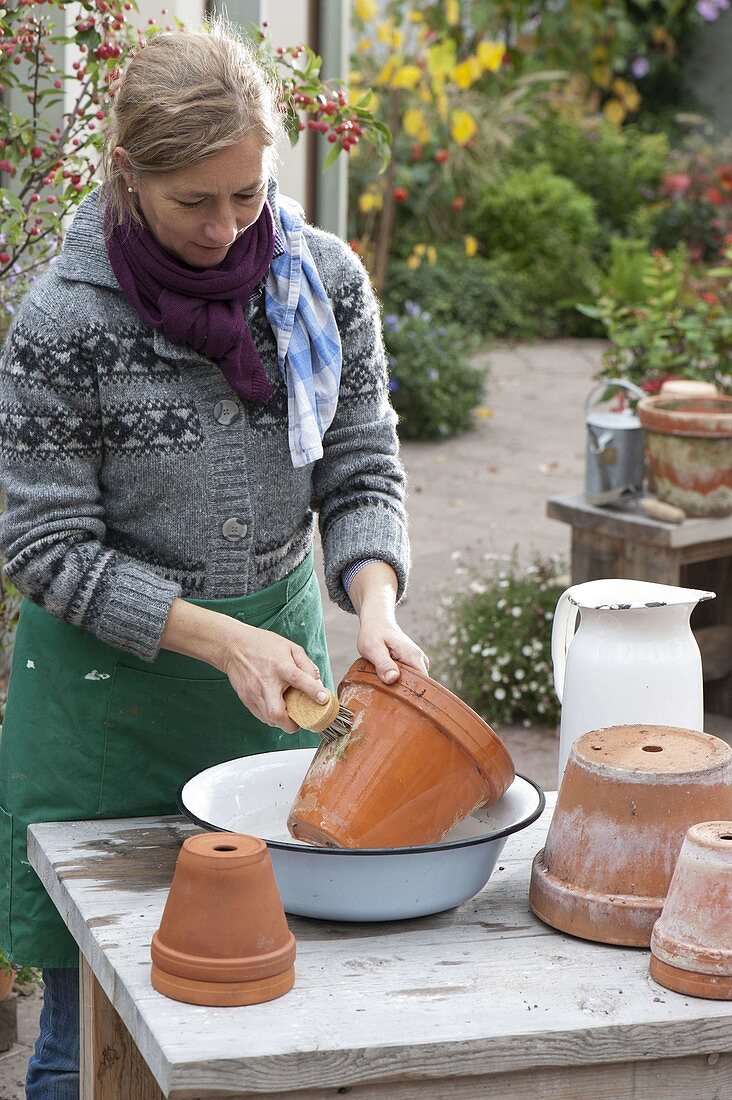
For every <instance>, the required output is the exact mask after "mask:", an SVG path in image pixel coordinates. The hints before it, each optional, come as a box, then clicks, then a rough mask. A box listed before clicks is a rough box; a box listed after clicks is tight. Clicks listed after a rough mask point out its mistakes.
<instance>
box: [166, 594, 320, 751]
mask: <svg viewBox="0 0 732 1100" xmlns="http://www.w3.org/2000/svg"><path fill="white" fill-rule="evenodd" d="M160 644H161V646H162V648H163V649H171V650H173V652H174V653H183V654H185V655H186V656H187V657H195V658H197V659H198V660H199V661H206V662H208V664H210V665H213V666H214V668H218V669H220V670H221V672H224V673H225V674H226V675H227V676H228V677H229V681H230V682H231V686H232V687H233V688H234V691H235V692H236V694H237V695H238V696H239V698H240V699H241V701H242V703H243V704H244V706H245V707H247V709H248V710H250V711H251V713H252V714H253V715H254V717H255V718H258V719H259V720H260V722H264V723H265V725H267V726H278V727H279V728H280V729H282V730H284V731H285V733H296V732H297V731H298V729H299V728H300V727H299V726H298V725H297V724H296V723H295V722H293V721H292V719H291V718H290V716H289V715H288V713H287V711H286V709H285V703H284V699H283V694H284V692H285V690H286V688H288V687H291V686H292V687H296V688H300V690H301V691H304V692H305V694H306V695H309V696H310V698H311V699H314V700H315V701H316V702H318V703H324V702H326V700H327V698H328V695H327V692H326V690H325V688H324V687H323V684H322V683H321V680H320V670H319V668H318V666H317V665H316V664H315V662H314V661H312V660H311V659H310V657H308V655H307V653H306V652H305V650H304V649H303V648H302V646H300V645H296V643H295V642H291V641H290V640H289V639H288V638H283V637H282V636H281V635H280V634H275V633H274V632H273V631H271V630H262V629H261V628H259V627H256V626H249V624H248V623H243V622H241V621H240V620H239V619H232V618H231V617H230V616H229V615H222V614H221V613H220V612H218V611H211V610H209V609H208V608H205V607H199V606H198V605H197V604H192V603H189V602H188V601H187V600H184V599H180V598H178V599H176V600H174V601H173V603H172V605H171V608H170V611H169V612H168V618H167V621H166V623H165V629H164V630H163V636H162V638H161V640H160Z"/></svg>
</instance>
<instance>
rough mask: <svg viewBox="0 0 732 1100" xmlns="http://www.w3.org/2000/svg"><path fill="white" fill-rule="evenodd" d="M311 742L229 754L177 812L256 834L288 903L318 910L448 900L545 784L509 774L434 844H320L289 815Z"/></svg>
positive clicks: (304, 912) (484, 865)
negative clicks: (498, 793) (486, 802)
mask: <svg viewBox="0 0 732 1100" xmlns="http://www.w3.org/2000/svg"><path fill="white" fill-rule="evenodd" d="M314 754H315V749H286V750H284V751H283V752H268V753H262V754H260V755H258V756H245V757H241V758H239V759H237V760H227V761H225V762H224V763H223V764H217V765H215V766H214V767H212V768H207V769H206V771H203V772H199V774H198V775H195V776H194V777H193V778H192V779H189V780H188V782H187V783H184V785H183V786H182V787H181V789H180V791H179V792H178V805H179V806H180V809H181V812H182V813H183V814H185V815H186V817H188V818H190V820H191V821H193V822H195V823H196V824H197V825H200V826H201V828H203V829H207V830H212V831H221V832H235V833H247V834H249V835H250V836H258V837H261V839H262V840H264V841H265V843H266V844H267V847H268V848H269V852H270V856H271V858H272V864H273V867H274V872H275V877H276V879H277V885H278V887H279V891H280V894H281V896H282V902H283V905H284V907H285V910H286V911H287V912H288V913H292V914H295V915H297V916H303V917H316V918H319V919H321V920H338V921H383V920H404V919H406V918H410V917H421V916H426V915H427V914H429V913H440V912H442V911H443V910H445V909H451V908H453V906H455V905H459V904H460V903H461V902H463V901H467V900H468V898H472V897H473V896H474V895H475V894H477V893H478V892H479V891H480V890H482V889H483V887H484V886H485V884H486V883H487V882H488V880H489V878H490V877H491V874H492V872H493V868H494V867H495V865H496V862H497V861H498V859H499V857H500V855H501V852H502V851H503V847H504V845H505V843H506V840H507V839H508V837H509V836H512V835H513V834H514V833H518V832H520V831H521V830H522V829H525V828H527V827H528V826H529V825H531V824H532V822H534V821H536V819H537V818H538V817H539V815H540V814H541V813H542V811H543V809H544V804H545V800H544V792H543V791H542V789H541V787H539V786H538V784H537V783H535V782H534V781H533V780H532V779H528V778H526V777H525V776H523V775H518V774H517V775H516V778H515V779H514V781H513V783H512V784H511V786H510V787H509V788H508V790H507V791H506V793H505V794H504V795H503V797H502V798H500V799H499V800H498V802H496V803H494V805H493V806H489V807H487V808H484V809H481V810H478V811H476V812H475V813H474V814H471V815H470V817H468V818H466V819H465V820H464V821H462V822H460V824H459V825H457V826H456V827H455V828H454V829H452V830H451V831H450V832H449V833H448V834H447V836H445V837H444V838H443V839H442V840H441V841H439V842H438V843H436V844H426V845H423V846H419V847H412V848H353V849H351V848H325V847H322V848H321V847H316V846H315V845H312V844H303V843H301V842H300V841H297V840H294V839H293V838H292V837H291V836H290V834H289V833H288V831H287V815H288V813H289V811H290V807H291V805H292V803H293V802H294V800H295V795H296V794H297V791H298V789H299V787H300V783H301V782H302V779H303V777H304V775H305V772H306V771H307V769H308V766H309V764H310V761H311V760H312V758H313V756H314Z"/></svg>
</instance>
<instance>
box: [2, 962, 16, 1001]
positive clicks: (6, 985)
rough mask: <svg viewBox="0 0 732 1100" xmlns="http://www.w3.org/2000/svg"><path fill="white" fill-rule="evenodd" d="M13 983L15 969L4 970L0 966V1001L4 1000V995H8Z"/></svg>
mask: <svg viewBox="0 0 732 1100" xmlns="http://www.w3.org/2000/svg"><path fill="white" fill-rule="evenodd" d="M14 985H15V971H14V970H6V969H5V967H2V968H0V1001H4V1000H5V998H6V997H9V996H10V994H11V993H12V991H13V986H14Z"/></svg>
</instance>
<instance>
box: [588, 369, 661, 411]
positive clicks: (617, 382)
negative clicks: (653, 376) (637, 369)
mask: <svg viewBox="0 0 732 1100" xmlns="http://www.w3.org/2000/svg"><path fill="white" fill-rule="evenodd" d="M610 386H619V387H620V388H621V389H623V390H628V392H629V393H632V395H633V397H638V398H641V397H646V396H647V395H646V394H645V393H644V392H643V390H642V389H641V388H640V387H639V386H636V385H635V383H634V382H626V381H625V379H624V378H608V380H607V381H606V382H598V383H597V385H596V386H595V387H594V388H593V389H591V390H590V392H589V393H588V394H587V397H586V399H585V420H586V419H587V417H588V416H589V412H590V406H591V405H592V402H593V401H594V399H595V398H596V397H597V395H598V394H599V393H601V392H602V391H603V390H606V389H608V387H610Z"/></svg>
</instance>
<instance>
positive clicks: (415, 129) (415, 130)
mask: <svg viewBox="0 0 732 1100" xmlns="http://www.w3.org/2000/svg"><path fill="white" fill-rule="evenodd" d="M402 126H403V127H404V132H405V133H406V134H408V135H409V137H413V138H416V139H417V141H422V142H424V141H427V140H428V139H429V136H430V128H429V126H428V125H427V119H426V118H425V115H424V111H420V109H419V107H410V109H409V110H408V111H405V112H404V118H403V119H402Z"/></svg>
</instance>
